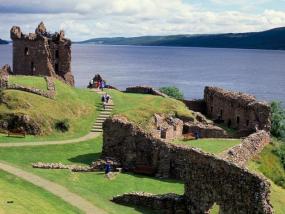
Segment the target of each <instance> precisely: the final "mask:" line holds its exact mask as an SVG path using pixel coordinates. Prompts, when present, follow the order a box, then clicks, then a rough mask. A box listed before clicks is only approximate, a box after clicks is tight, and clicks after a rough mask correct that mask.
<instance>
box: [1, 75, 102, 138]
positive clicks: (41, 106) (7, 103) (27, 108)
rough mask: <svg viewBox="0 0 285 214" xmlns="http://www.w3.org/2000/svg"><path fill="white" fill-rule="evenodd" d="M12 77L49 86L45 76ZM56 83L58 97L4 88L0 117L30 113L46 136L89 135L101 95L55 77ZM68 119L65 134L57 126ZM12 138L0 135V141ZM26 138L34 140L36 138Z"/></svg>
mask: <svg viewBox="0 0 285 214" xmlns="http://www.w3.org/2000/svg"><path fill="white" fill-rule="evenodd" d="M11 79H13V82H17V83H19V84H23V85H26V86H33V87H34V86H36V87H37V88H46V82H45V81H44V79H43V78H42V77H30V76H29V77H22V76H13V77H11ZM55 85H56V97H55V100H51V99H48V98H45V97H41V96H39V95H35V94H31V93H26V92H22V91H17V90H5V91H4V95H3V97H2V103H1V104H0V112H1V113H0V120H1V119H2V120H5V119H7V118H8V119H9V116H10V115H27V116H28V117H29V118H30V119H31V120H32V121H33V122H34V123H35V124H36V125H37V126H38V127H40V128H41V133H42V134H41V135H48V137H44V139H46V138H48V139H59V138H73V137H79V136H82V135H84V134H87V133H88V132H89V130H90V128H91V126H92V123H93V122H94V121H95V118H96V116H97V115H98V113H99V112H98V111H96V106H99V105H100V96H99V95H98V94H96V93H94V92H91V91H89V90H87V89H86V90H85V89H76V88H72V87H70V86H68V85H66V84H64V83H62V82H61V81H58V80H55ZM66 121H68V122H67V123H68V125H69V126H70V128H69V130H68V131H67V132H66V133H62V132H61V131H60V130H58V129H56V124H57V123H59V122H65V123H66ZM13 140H14V139H13V138H9V139H7V138H6V137H5V136H2V137H0V141H13ZM24 140H29V141H31V140H33V137H30V138H27V139H24ZM15 141H17V140H15ZM21 141H23V139H22V140H21Z"/></svg>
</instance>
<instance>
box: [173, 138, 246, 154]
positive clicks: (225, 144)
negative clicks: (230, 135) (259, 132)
mask: <svg viewBox="0 0 285 214" xmlns="http://www.w3.org/2000/svg"><path fill="white" fill-rule="evenodd" d="M173 143H178V144H182V145H187V146H190V147H194V148H198V149H201V150H203V151H205V152H209V153H214V154H219V153H221V152H223V151H225V150H227V149H229V148H231V147H233V146H235V145H237V144H240V143H241V141H240V139H211V138H208V139H199V140H189V141H183V140H175V141H174V142H173Z"/></svg>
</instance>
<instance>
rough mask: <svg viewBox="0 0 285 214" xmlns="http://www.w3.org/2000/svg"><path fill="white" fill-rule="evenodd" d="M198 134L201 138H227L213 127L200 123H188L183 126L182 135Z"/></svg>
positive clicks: (220, 130)
mask: <svg viewBox="0 0 285 214" xmlns="http://www.w3.org/2000/svg"><path fill="white" fill-rule="evenodd" d="M189 133H192V134H195V133H199V135H200V137H201V138H227V137H228V134H227V132H226V131H225V130H224V129H222V128H220V127H218V126H215V125H212V124H204V123H200V122H188V123H185V124H184V127H183V134H189Z"/></svg>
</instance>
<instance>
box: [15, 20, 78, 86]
mask: <svg viewBox="0 0 285 214" xmlns="http://www.w3.org/2000/svg"><path fill="white" fill-rule="evenodd" d="M10 34H11V39H12V40H13V73H14V74H16V75H17V74H18V75H35V76H53V77H56V78H58V79H61V80H63V81H64V82H66V83H67V84H69V85H71V86H74V77H73V75H72V72H71V41H70V40H69V39H67V38H65V37H64V32H63V31H60V33H57V32H56V33H53V34H50V33H48V32H47V31H46V28H45V25H44V24H43V22H41V23H40V24H39V25H38V27H37V29H36V30H35V33H29V34H28V35H25V34H23V33H22V32H21V29H20V27H17V26H14V27H12V28H11V31H10Z"/></svg>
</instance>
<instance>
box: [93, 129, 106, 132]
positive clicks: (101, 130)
mask: <svg viewBox="0 0 285 214" xmlns="http://www.w3.org/2000/svg"><path fill="white" fill-rule="evenodd" d="M91 132H103V129H91Z"/></svg>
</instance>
